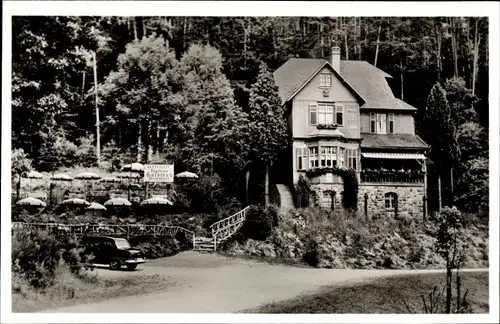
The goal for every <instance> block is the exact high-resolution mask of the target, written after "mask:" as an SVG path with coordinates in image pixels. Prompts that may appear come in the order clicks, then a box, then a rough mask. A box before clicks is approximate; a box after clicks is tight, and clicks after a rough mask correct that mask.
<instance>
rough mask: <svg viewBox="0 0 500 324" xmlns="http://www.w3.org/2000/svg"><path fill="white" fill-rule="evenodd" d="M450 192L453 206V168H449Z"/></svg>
mask: <svg viewBox="0 0 500 324" xmlns="http://www.w3.org/2000/svg"><path fill="white" fill-rule="evenodd" d="M450 190H451V204H452V205H453V201H454V199H453V193H454V190H453V167H451V168H450Z"/></svg>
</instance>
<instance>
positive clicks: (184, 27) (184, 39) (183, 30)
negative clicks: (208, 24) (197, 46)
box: [182, 16, 187, 50]
mask: <svg viewBox="0 0 500 324" xmlns="http://www.w3.org/2000/svg"><path fill="white" fill-rule="evenodd" d="M186 32H187V16H185V17H184V23H183V26H182V50H185V49H186Z"/></svg>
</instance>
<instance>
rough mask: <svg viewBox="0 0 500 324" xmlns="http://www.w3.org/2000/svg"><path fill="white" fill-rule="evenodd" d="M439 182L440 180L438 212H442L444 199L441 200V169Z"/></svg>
mask: <svg viewBox="0 0 500 324" xmlns="http://www.w3.org/2000/svg"><path fill="white" fill-rule="evenodd" d="M437 182H438V212H440V211H441V207H442V206H443V205H442V200H441V174H440V173H439V171H438V178H437Z"/></svg>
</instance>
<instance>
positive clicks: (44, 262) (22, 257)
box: [12, 230, 87, 288]
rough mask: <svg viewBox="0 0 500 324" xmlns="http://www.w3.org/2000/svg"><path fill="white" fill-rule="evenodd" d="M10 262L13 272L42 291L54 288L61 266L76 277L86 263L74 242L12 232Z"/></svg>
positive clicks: (70, 239)
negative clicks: (52, 286) (65, 266)
mask: <svg viewBox="0 0 500 324" xmlns="http://www.w3.org/2000/svg"><path fill="white" fill-rule="evenodd" d="M12 262H13V272H15V273H17V274H18V275H19V276H20V277H21V278H24V279H25V280H27V281H28V282H29V283H30V285H32V286H33V287H35V288H45V287H48V286H50V285H53V284H54V280H55V276H56V271H57V269H58V267H59V266H60V264H61V263H65V264H66V265H67V266H68V267H69V269H70V270H71V272H72V273H74V274H76V275H79V274H80V273H81V270H82V268H83V264H84V263H85V262H87V259H86V257H85V256H84V250H83V249H82V248H81V246H80V245H79V243H78V240H77V239H75V238H56V237H54V236H53V235H51V234H49V233H47V232H46V231H35V230H32V231H30V230H27V231H25V230H15V231H14V232H13V235H12Z"/></svg>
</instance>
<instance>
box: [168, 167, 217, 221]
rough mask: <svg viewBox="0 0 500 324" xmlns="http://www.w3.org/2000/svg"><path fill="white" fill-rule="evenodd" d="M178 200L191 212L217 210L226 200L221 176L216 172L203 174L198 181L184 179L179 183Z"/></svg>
mask: <svg viewBox="0 0 500 324" xmlns="http://www.w3.org/2000/svg"><path fill="white" fill-rule="evenodd" d="M176 200H178V201H179V202H180V203H181V205H182V206H183V207H185V208H188V209H189V211H190V212H195V213H210V212H217V210H218V209H219V208H220V206H224V205H225V202H226V201H225V200H226V198H225V194H224V191H223V187H222V185H221V178H220V177H219V176H218V175H217V174H214V175H213V176H207V175H201V176H200V177H199V178H198V179H197V180H196V181H191V180H189V179H187V180H184V181H183V182H182V183H181V184H180V185H179V193H178V197H177V199H176Z"/></svg>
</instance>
